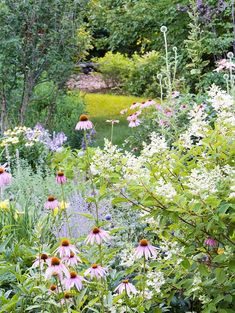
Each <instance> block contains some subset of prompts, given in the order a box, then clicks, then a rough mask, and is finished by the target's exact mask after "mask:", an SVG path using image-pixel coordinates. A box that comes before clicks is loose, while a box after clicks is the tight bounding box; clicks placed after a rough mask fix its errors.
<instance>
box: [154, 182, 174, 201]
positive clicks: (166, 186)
mask: <svg viewBox="0 0 235 313" xmlns="http://www.w3.org/2000/svg"><path fill="white" fill-rule="evenodd" d="M156 193H157V195H159V196H161V197H164V198H165V199H166V200H173V199H174V196H176V194H177V192H176V191H175V188H174V187H173V186H172V184H171V183H170V182H165V181H164V179H163V178H162V177H161V178H160V179H159V180H158V181H157V186H156Z"/></svg>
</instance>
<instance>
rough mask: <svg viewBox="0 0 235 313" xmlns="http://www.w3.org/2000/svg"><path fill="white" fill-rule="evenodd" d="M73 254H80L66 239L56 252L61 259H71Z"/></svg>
mask: <svg viewBox="0 0 235 313" xmlns="http://www.w3.org/2000/svg"><path fill="white" fill-rule="evenodd" d="M71 252H73V253H74V254H75V253H78V252H79V251H78V249H77V248H76V247H75V246H74V245H71V244H70V242H69V240H67V239H64V240H62V241H61V244H60V246H59V247H58V248H57V249H56V250H55V252H54V253H59V255H60V258H62V257H64V256H68V257H70V254H71Z"/></svg>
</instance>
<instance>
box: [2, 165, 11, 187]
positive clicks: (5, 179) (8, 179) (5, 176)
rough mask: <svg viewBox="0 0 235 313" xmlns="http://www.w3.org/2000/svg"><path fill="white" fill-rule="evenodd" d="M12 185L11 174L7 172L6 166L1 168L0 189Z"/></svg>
mask: <svg viewBox="0 0 235 313" xmlns="http://www.w3.org/2000/svg"><path fill="white" fill-rule="evenodd" d="M10 183H11V174H9V173H7V172H6V169H5V167H4V166H1V167H0V188H1V187H5V186H7V185H10Z"/></svg>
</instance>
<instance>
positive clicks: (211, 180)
mask: <svg viewBox="0 0 235 313" xmlns="http://www.w3.org/2000/svg"><path fill="white" fill-rule="evenodd" d="M222 177H223V174H222V172H221V169H220V168H219V166H216V167H215V168H214V169H210V170H208V169H206V168H205V167H203V166H200V167H198V168H194V169H193V170H192V171H191V174H190V176H188V181H187V182H186V186H188V188H189V189H190V191H191V193H192V194H193V195H200V196H201V197H202V198H203V199H206V198H207V197H208V196H209V195H210V194H212V193H216V192H217V185H218V182H219V181H220V180H221V178H222Z"/></svg>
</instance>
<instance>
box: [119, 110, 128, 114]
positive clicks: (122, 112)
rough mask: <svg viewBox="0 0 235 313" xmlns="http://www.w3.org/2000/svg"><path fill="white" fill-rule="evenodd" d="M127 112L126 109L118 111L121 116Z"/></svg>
mask: <svg viewBox="0 0 235 313" xmlns="http://www.w3.org/2000/svg"><path fill="white" fill-rule="evenodd" d="M127 111H128V109H123V110H121V111H120V114H121V115H124V114H126V113H127Z"/></svg>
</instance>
